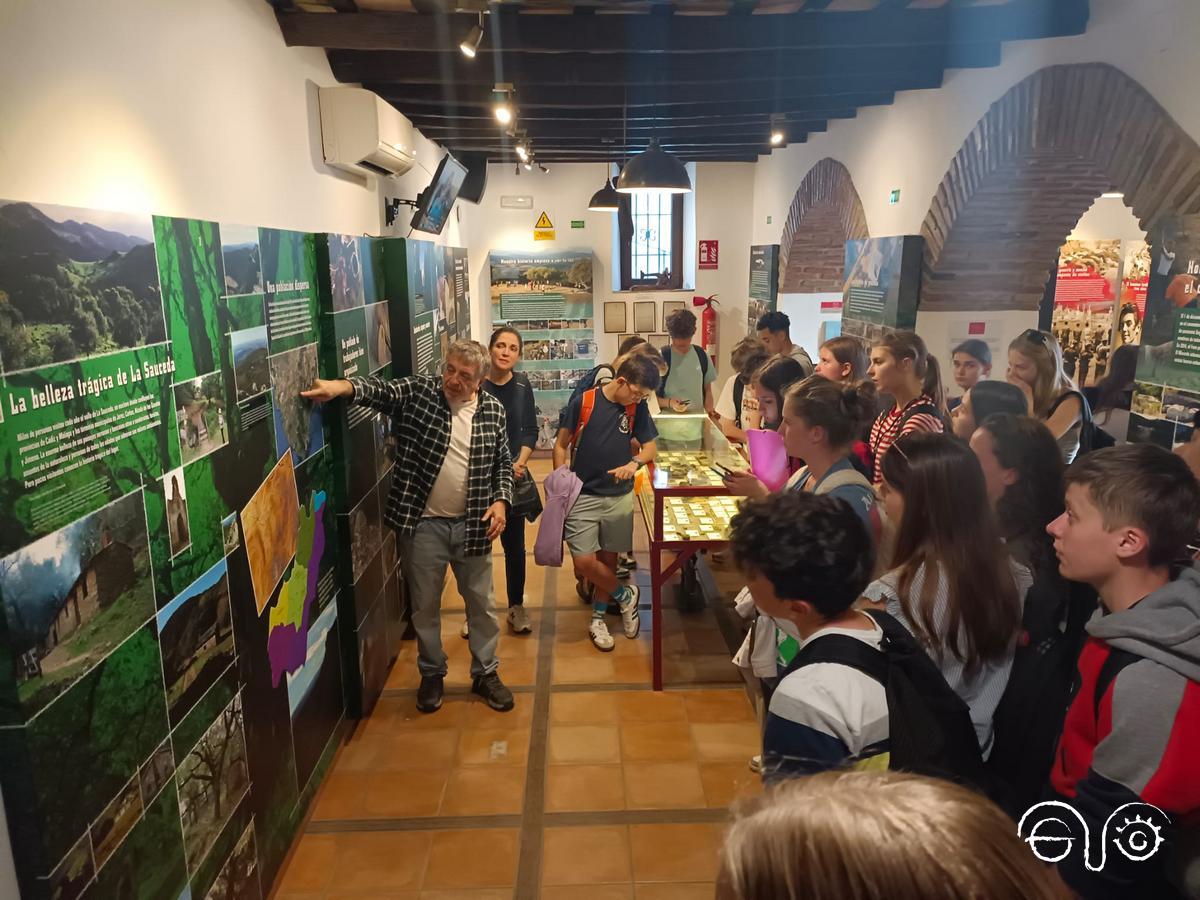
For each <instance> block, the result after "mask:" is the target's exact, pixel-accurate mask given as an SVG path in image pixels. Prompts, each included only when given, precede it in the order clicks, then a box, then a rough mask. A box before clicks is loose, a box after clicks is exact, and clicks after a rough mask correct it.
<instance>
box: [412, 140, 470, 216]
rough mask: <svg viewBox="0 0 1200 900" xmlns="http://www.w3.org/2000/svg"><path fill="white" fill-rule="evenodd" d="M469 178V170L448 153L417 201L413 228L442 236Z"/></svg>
mask: <svg viewBox="0 0 1200 900" xmlns="http://www.w3.org/2000/svg"><path fill="white" fill-rule="evenodd" d="M466 177H467V168H466V166H464V165H463V164H462V163H460V162H459V161H458V160H457V159H455V158H454V157H453V156H451V155H450V154H449V153H447V154H446V155H445V156H443V157H442V161H441V162H440V163H438V167H437V171H436V172H434V173H433V180H432V181H431V182H429V187H427V188H425V190H424V191H422V192H421V196H420V198H419V199H418V201H417V211H416V213H414V214H413V218H412V227H413V228H415V229H416V230H417V231H424V232H427V233H429V234H441V233H442V229H443V228H445V227H446V220H447V219H449V218H450V210H451V209H453V208H454V201H455V200H457V199H458V192H459V191H460V190H461V189H462V184H463V179H465V178H466Z"/></svg>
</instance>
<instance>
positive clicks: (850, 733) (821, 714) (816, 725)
mask: <svg viewBox="0 0 1200 900" xmlns="http://www.w3.org/2000/svg"><path fill="white" fill-rule="evenodd" d="M826 634H844V635H848V636H850V637H852V638H855V639H857V640H860V641H862V642H863V643H865V644H867V645H869V646H871V647H875V648H876V649H878V647H879V644H880V642H881V641H882V639H883V630H882V629H881V628H880V627H879V626H878V625H875V626H874V628H872V629H870V630H867V629H858V628H822V629H821V630H820V631H818V632H816V633H815V634H812V635H809V637H808V638H807V639H806V640H803V641H801V642H800V644H799V648H797V649H802V648H803V647H804V646H805V645H806V644H808V643H810V642H812V641H814V640H816V639H817V638H818V637H820V636H821V635H826ZM887 751H888V706H887V696H886V693H885V691H884V687H883V685H882V684H880V683H879V682H878V681H876V680H875V679H874V678H872V677H871V676H870V675H867V674H866V673H865V672H861V671H859V670H858V669H855V668H853V667H851V666H844V665H842V664H840V663H810V664H809V665H806V666H801V667H800V668H799V669H797V670H796V671H794V672H792V673H791V674H790V675H788V676H787V677H786V678H784V679H783V680H782V681H781V682H780V683H779V686H778V687H777V688H776V689H775V691H774V692H773V693H772V694H771V706H770V710H769V711H768V713H767V723H766V728H765V730H764V731H763V772H764V777H765V778H766V779H767V780H772V779H775V778H781V777H785V776H791V775H811V774H813V773H815V772H821V771H824V770H826V769H833V768H838V767H840V766H845V765H847V764H852V765H863V764H864V763H866V761H868V760H870V763H867V765H870V766H871V767H874V765H872V764H876V765H878V767H879V768H883V769H886V768H887Z"/></svg>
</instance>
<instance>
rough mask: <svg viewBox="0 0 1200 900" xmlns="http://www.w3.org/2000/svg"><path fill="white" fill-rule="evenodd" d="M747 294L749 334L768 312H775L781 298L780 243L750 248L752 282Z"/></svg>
mask: <svg viewBox="0 0 1200 900" xmlns="http://www.w3.org/2000/svg"><path fill="white" fill-rule="evenodd" d="M747 295H748V297H749V304H748V305H747V312H746V325H747V334H753V333H754V331H755V329H756V328H757V326H758V320H759V319H760V318H762V317H763V316H765V315H766V314H767V313H769V312H774V311H775V308H776V304H777V303H778V300H779V245H778V244H758V245H756V246H752V247H751V248H750V283H749V286H748V287H747Z"/></svg>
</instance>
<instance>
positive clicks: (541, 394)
mask: <svg viewBox="0 0 1200 900" xmlns="http://www.w3.org/2000/svg"><path fill="white" fill-rule="evenodd" d="M488 270H489V273H490V284H491V302H492V322H493V324H495V325H501V324H504V325H511V326H513V327H514V328H516V329H518V330H519V331H520V332H521V336H522V338H523V339H524V341H525V352H524V357H523V359H522V362H521V371H522V372H524V373H525V374H526V375H527V376H528V377H529V383H530V384H531V385H532V386H533V396H534V404H535V406H536V410H537V419H538V443H537V446H538V449H543V450H545V449H549V448H550V447H552V446H554V440H555V437H556V436H557V434H558V415H559V413H560V412H561V411H562V408H563V407H564V406H565V405H566V402H567V400H568V398H569V397H570V396H571V390H572V389H573V388H574V386H575V383H576V382H577V381H578V380H579V378H580V377H581V376H582V375H583V374H584V373H586V372H587V371H589V370H590V369H591V368H592V367H593V366H595V365H596V321H595V318H594V312H593V309H594V307H593V303H592V254H591V252H590V251H567V252H562V253H506V252H503V251H495V250H494V251H492V253H491V254H490V255H489V257H488Z"/></svg>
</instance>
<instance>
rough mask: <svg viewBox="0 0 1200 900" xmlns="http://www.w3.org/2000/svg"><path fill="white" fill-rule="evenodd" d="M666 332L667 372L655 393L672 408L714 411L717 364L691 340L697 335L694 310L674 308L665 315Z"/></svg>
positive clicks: (664, 353)
mask: <svg viewBox="0 0 1200 900" xmlns="http://www.w3.org/2000/svg"><path fill="white" fill-rule="evenodd" d="M667 334H668V335H670V337H671V343H670V344H668V345H667V346H666V347H663V348H662V356H663V361H664V362H666V364H667V374H666V377H664V378H663V380H662V382H661V384H660V385H659V387H658V396H659V397H663V398H665V399H666V401H667V402H666V404H665V405H666V406H668V407H669V408H670V409H671V410H672V411H673V412H700V411H704V412H706V413H708V415H709V416H714V415H715V409H714V407H713V391H712V386H713V382H714V381H716V380H717V367H716V366H715V365H713V362H712V360H710V359H709V358H708V354H707V353H705V352H704V348H703V347H698V346H696V345H695V344H693V343H692V338H693V337H695V335H696V314H695V313H694V312H692V311H691V310H690V309H677V310H675V312H673V313H671V314H670V315H669V316H667Z"/></svg>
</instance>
